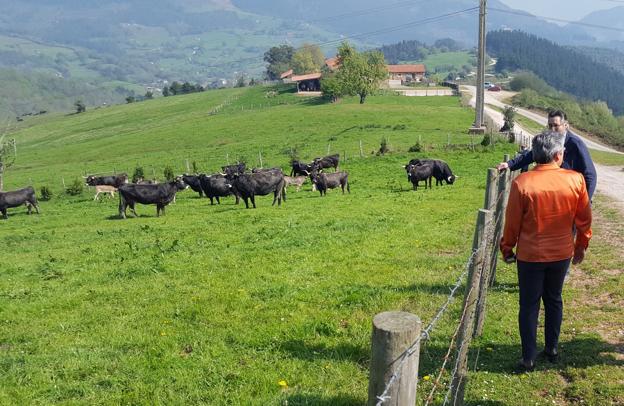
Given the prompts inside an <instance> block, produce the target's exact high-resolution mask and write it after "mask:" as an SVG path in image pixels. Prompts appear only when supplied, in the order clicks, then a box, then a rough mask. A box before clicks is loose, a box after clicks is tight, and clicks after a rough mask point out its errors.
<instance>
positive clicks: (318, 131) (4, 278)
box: [0, 87, 624, 405]
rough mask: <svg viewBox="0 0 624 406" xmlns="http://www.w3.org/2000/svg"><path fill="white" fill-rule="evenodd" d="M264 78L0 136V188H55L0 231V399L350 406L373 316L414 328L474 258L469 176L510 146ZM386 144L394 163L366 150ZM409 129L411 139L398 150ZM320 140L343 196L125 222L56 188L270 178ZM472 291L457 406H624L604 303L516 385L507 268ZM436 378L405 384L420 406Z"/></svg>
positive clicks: (436, 353)
mask: <svg viewBox="0 0 624 406" xmlns="http://www.w3.org/2000/svg"><path fill="white" fill-rule="evenodd" d="M268 90H270V89H267V88H263V87H254V88H244V89H228V90H222V91H209V92H204V93H199V94H192V95H188V96H176V97H169V98H161V99H155V100H150V101H146V102H141V103H134V104H130V105H124V106H113V107H108V108H101V109H98V110H93V111H88V112H87V113H84V114H79V115H70V116H56V117H52V116H51V117H39V118H36V119H33V120H29V122H28V123H27V124H25V125H24V127H23V128H22V129H21V130H20V131H19V132H17V133H15V134H14V136H15V138H16V139H17V142H18V160H17V162H16V164H15V165H14V166H13V167H12V168H11V169H10V170H9V171H8V172H7V174H6V179H5V188H6V189H14V188H17V187H22V186H25V185H27V184H33V185H34V186H35V187H36V189H37V190H39V189H40V187H41V186H48V187H49V188H50V189H51V190H52V191H53V192H54V193H55V196H54V197H53V198H52V200H50V201H48V202H41V211H42V213H41V214H40V215H38V216H36V215H34V216H27V215H26V214H25V210H24V209H22V208H19V209H13V210H10V217H9V219H8V220H6V221H2V222H1V223H0V244H2V247H3V250H2V252H3V255H2V266H1V267H0V404H7V405H8V404H120V403H123V404H219V405H221V404H223V405H226V404H258V405H260V404H262V405H266V404H271V405H273V404H274V405H277V404H286V403H287V404H288V405H317V404H321V405H359V404H363V403H365V402H366V397H367V384H368V364H369V361H370V348H369V346H370V342H369V341H370V334H371V320H372V317H373V316H374V315H375V314H376V313H379V312H381V311H386V310H405V311H410V312H413V313H415V314H417V315H419V316H420V317H421V318H422V320H423V322H424V323H425V324H426V323H428V322H429V321H430V320H431V318H432V317H433V315H434V314H435V312H436V311H437V309H438V307H439V306H440V305H441V304H443V303H444V301H445V300H446V297H447V295H448V291H449V288H450V287H451V286H452V284H453V283H454V281H455V279H456V278H457V276H458V275H459V274H460V273H461V271H462V270H463V267H464V266H465V263H466V260H467V258H468V256H469V253H470V248H471V243H472V235H473V229H474V221H475V218H476V211H477V209H478V208H479V207H480V206H481V205H482V204H483V195H484V188H485V178H486V169H487V168H488V167H489V166H492V165H494V164H495V163H497V162H499V161H500V159H501V158H502V155H503V154H504V153H513V152H514V151H515V146H514V145H512V144H507V143H497V144H496V146H495V147H489V148H482V147H480V146H479V147H478V148H475V150H474V151H473V150H472V148H470V147H469V146H468V145H469V144H470V138H469V136H468V135H467V134H466V129H467V128H468V127H469V126H470V124H471V122H472V118H473V113H472V111H471V110H470V109H467V108H464V107H461V106H460V103H459V99H458V98H456V97H432V98H421V97H399V96H377V97H374V96H371V97H369V98H367V102H366V104H364V105H360V104H358V102H357V100H356V99H344V100H342V101H341V102H339V103H337V104H326V103H323V102H321V101H320V100H318V99H315V98H310V99H306V98H299V97H297V96H296V95H295V94H293V93H292V92H291V91H290V90H289V89H287V88H278V89H275V90H276V91H277V93H278V95H277V96H276V97H270V98H268V97H267V91H268ZM225 101H229V102H228V103H224V102H225ZM217 106H223V107H222V108H221V109H218V112H217V113H216V114H210V112H212V111H216V110H215V108H216V107H217ZM383 137H385V138H387V139H388V140H389V144H390V147H391V153H389V154H387V155H385V156H377V155H376V154H374V152H375V151H376V150H377V149H378V148H379V144H380V140H381V139H382V138H383ZM419 137H420V141H421V143H422V144H424V145H425V146H426V151H425V152H422V153H409V152H407V150H408V148H409V147H411V146H412V145H414V144H415V143H416V142H417V141H418V140H419ZM449 140H450V141H451V145H450V146H447V143H448V142H449ZM360 141H361V144H362V145H363V153H364V156H363V157H360ZM478 141H480V140H477V142H476V143H477V145H478ZM327 152H330V153H336V152H338V153H340V154H341V157H342V159H343V162H342V163H341V168H342V169H344V170H347V171H348V172H349V177H350V185H351V193H350V194H347V195H342V194H341V193H340V192H337V191H336V190H333V191H329V193H328V195H327V196H326V197H323V198H321V197H320V196H319V195H318V193H313V192H311V191H310V185H309V184H307V185H305V186H304V189H303V190H302V191H301V192H299V193H296V192H294V190H289V192H288V194H287V201H286V202H285V203H284V204H283V205H282V206H281V207H271V206H270V203H271V198H270V197H260V198H258V199H257V200H256V203H257V205H258V208H257V209H255V210H251V209H250V210H246V209H244V206H243V205H240V206H236V205H234V202H233V199H232V198H225V199H223V200H222V204H221V205H220V206H217V205H215V206H210V205H209V203H208V200H207V199H200V198H198V197H197V195H196V194H194V193H193V192H192V191H185V192H182V193H180V194H179V195H178V198H177V201H176V203H175V204H172V205H170V206H169V207H168V208H167V214H166V215H165V216H163V217H160V218H157V217H155V212H156V209H155V207H153V206H138V207H137V212H138V213H139V215H140V217H139V218H129V219H128V220H119V219H118V216H117V214H118V209H117V206H118V200H117V199H110V200H109V199H106V198H104V199H102V201H99V202H95V201H93V200H92V199H93V194H92V191H85V192H84V193H83V194H82V195H80V196H75V197H70V196H67V195H64V194H63V192H62V182H63V181H65V182H66V183H67V184H69V183H71V182H72V181H73V180H74V179H78V178H80V177H81V176H82V175H83V174H84V173H95V172H112V171H113V170H115V171H117V172H120V171H128V172H130V174H131V173H132V171H133V169H134V167H136V166H142V167H143V168H144V169H145V172H146V174H147V175H148V176H150V177H151V174H152V173H155V174H156V175H157V176H158V177H160V178H162V173H163V168H164V167H165V166H167V165H169V166H171V167H173V168H174V170H175V171H176V172H177V173H182V172H183V171H185V170H186V161H187V160H188V161H189V162H193V161H194V162H196V164H197V166H198V167H199V169H200V170H201V171H205V172H209V173H211V172H216V171H218V170H219V168H220V166H221V165H224V164H226V163H227V161H228V160H229V161H230V162H233V161H235V160H236V159H242V160H245V161H246V162H247V163H248V165H249V166H257V165H258V164H259V159H260V154H262V159H263V163H264V166H267V167H269V166H280V167H282V168H284V169H286V168H287V167H288V162H289V159H290V156H291V155H293V154H295V155H297V156H298V157H299V158H301V159H304V160H310V159H312V158H313V157H315V156H321V155H325V154H326V153H327ZM345 154H346V160H344V158H345ZM414 157H435V158H440V159H443V160H445V161H447V162H448V163H449V165H450V166H451V167H452V168H453V170H454V172H455V173H456V174H457V175H458V176H459V178H458V180H457V182H456V184H454V185H446V186H443V187H435V186H434V188H433V189H431V190H425V189H419V190H418V191H416V192H415V191H412V190H411V184H409V183H408V182H407V180H406V176H405V171H404V169H403V168H402V165H404V164H405V163H406V162H407V161H408V160H409V159H410V158H414ZM598 204H603V203H601V202H600V201H599V202H598ZM603 205H604V206H606V205H607V204H606V202H605V203H604V204H603ZM605 215H608V216H609V219H610V223H609V224H613V222H614V221H618V218H619V217H617V213H613V212H609V213H607V214H605ZM619 233H620V237H621V229H620V230H619ZM608 247H609V241H608V240H607V241H606V242H604V243H603V245H602V248H601V249H600V251H598V252H597V254H596V257H592V256H591V255H590V256H589V258H588V260H587V262H586V265H585V267H586V269H587V272H589V273H590V274H592V275H593V276H594V278H595V279H596V280H600V281H602V279H601V273H600V272H601V270H602V269H618V268H620V269H621V267H622V266H623V265H624V264H623V263H622V259H621V258H620V257H619V256H618V255H615V254H613V251H612V250H611V251H609V249H608ZM598 254H600V255H599V256H598ZM619 283H621V278H618V277H615V276H614V277H612V278H610V279H609V278H607V279H606V281H605V282H604V283H602V282H601V283H600V284H598V283H595V284H593V285H591V286H590V287H589V288H587V290H585V289H584V288H581V287H579V288H578V289H579V290H578V291H577V290H575V289H568V290H566V292H565V294H566V300H568V299H570V300H572V299H573V298H575V297H577V296H578V295H579V294H580V293H583V294H586V293H587V292H592V290H591V289H596V291H598V290H600V289H604V290H605V291H608V292H612V295H613V296H612V302H615V303H617V301H620V302H621V301H622V293H621V292H622V290H621V289H616V286H617V285H618V284H619ZM579 292H580V293H579ZM488 300H489V303H490V310H489V314H488V319H487V321H486V328H485V332H484V336H483V337H482V338H481V339H479V340H477V341H476V342H475V347H474V351H473V352H472V354H471V359H470V366H471V367H470V369H471V371H473V365H474V366H475V371H474V372H473V373H472V374H471V377H470V382H469V384H468V388H467V396H466V400H467V403H468V404H473V405H476V404H491V405H498V404H505V405H526V404H540V405H541V404H553V402H558V401H560V400H561V401H562V402H563V403H561V404H568V403H570V404H571V403H575V401H576V400H578V401H580V400H584V401H585V403H587V404H595V405H600V404H608V402H613V401H614V400H615V401H616V402H617V401H618V399H619V401H622V400H624V398H623V391H622V387H621V382H622V380H623V379H624V373H623V372H622V368H621V366H622V363H621V361H618V360H616V359H615V358H614V357H615V356H614V355H613V353H615V352H616V350H615V346H614V345H612V344H610V343H608V342H605V341H604V340H603V338H601V336H600V335H599V333H598V332H597V324H598V323H603V322H605V321H610V322H613V323H620V326H621V323H622V322H623V321H624V320H623V315H622V313H621V312H618V311H617V309H616V308H607V309H605V308H603V307H600V308H598V309H594V308H593V307H590V308H589V309H588V308H587V305H585V304H583V303H581V304H579V307H578V308H575V311H573V312H571V317H569V316H568V315H566V320H565V321H564V328H563V331H562V343H563V344H564V347H563V351H564V352H563V360H562V361H563V363H562V364H561V365H560V366H558V367H548V366H540V367H539V369H538V371H537V372H536V373H534V374H532V375H530V376H516V375H512V374H511V373H510V371H511V368H512V367H513V365H514V363H515V361H516V359H517V357H518V354H519V351H520V346H519V337H518V334H517V328H516V321H515V320H516V312H517V304H516V303H517V287H516V284H515V277H514V272H513V271H512V270H511V268H508V267H503V268H502V269H500V270H499V281H498V284H497V286H496V287H495V288H494V289H493V291H492V294H491V295H490V296H489V298H488ZM460 305H461V299H459V300H457V301H455V302H454V304H453V305H452V307H451V309H450V310H449V312H448V313H447V314H446V315H445V316H444V317H443V319H442V320H441V322H440V324H439V326H438V327H437V328H436V329H435V330H434V333H433V335H432V337H431V340H430V341H428V342H427V343H426V345H424V346H423V348H422V356H421V366H420V377H421V378H424V377H429V376H432V375H434V374H436V373H437V370H438V368H439V367H440V364H441V360H442V356H443V355H444V353H445V352H446V348H447V346H448V341H449V339H450V337H451V335H452V334H453V331H454V328H455V325H456V321H457V319H458V318H459V312H460ZM566 305H567V304H566ZM583 306H585V307H583ZM577 310H578V311H577ZM601 325H602V324H601ZM477 353H478V354H479V356H478V359H477V358H476V356H477ZM445 379H446V380H448V374H447V375H445ZM432 381H433V379H428V378H424V379H423V380H422V381H421V382H420V384H419V393H418V396H419V399H420V401H422V400H423V399H425V398H426V395H427V394H428V393H429V390H430V389H431V387H432ZM443 397H444V392H443V391H442V392H440V393H439V394H437V395H436V402H437V403H441V400H442V399H443ZM566 402H567V403H566Z"/></svg>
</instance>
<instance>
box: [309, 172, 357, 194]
mask: <svg viewBox="0 0 624 406" xmlns="http://www.w3.org/2000/svg"><path fill="white" fill-rule="evenodd" d="M310 178H311V179H312V183H313V184H315V185H316V189H317V190H318V191H319V192H321V196H323V195H325V196H327V189H334V188H337V187H338V186H340V187H341V188H342V194H343V195H344V191H345V186H346V187H347V192H349V193H351V189H350V188H349V174H348V173H347V172H334V173H323V172H316V171H315V172H313V173H312V174H311V175H310Z"/></svg>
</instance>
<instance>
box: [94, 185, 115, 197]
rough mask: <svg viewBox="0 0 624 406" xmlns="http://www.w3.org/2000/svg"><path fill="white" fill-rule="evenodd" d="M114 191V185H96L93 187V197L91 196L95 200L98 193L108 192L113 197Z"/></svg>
mask: <svg viewBox="0 0 624 406" xmlns="http://www.w3.org/2000/svg"><path fill="white" fill-rule="evenodd" d="M116 191H117V188H116V187H115V186H108V185H97V186H96V187H95V197H94V198H93V200H97V198H98V196H99V195H100V193H108V194H109V195H110V197H115V192H116Z"/></svg>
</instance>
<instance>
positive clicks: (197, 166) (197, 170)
mask: <svg viewBox="0 0 624 406" xmlns="http://www.w3.org/2000/svg"><path fill="white" fill-rule="evenodd" d="M191 166H192V167H193V173H198V172H199V165H197V161H193V162H192V163H191Z"/></svg>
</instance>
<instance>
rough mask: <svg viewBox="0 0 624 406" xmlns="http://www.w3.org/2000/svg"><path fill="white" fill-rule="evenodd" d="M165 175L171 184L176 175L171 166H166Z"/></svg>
mask: <svg viewBox="0 0 624 406" xmlns="http://www.w3.org/2000/svg"><path fill="white" fill-rule="evenodd" d="M163 174H164V175H165V180H166V181H167V182H171V181H172V180H173V179H175V175H174V174H173V168H171V166H169V165H167V166H165V170H164V172H163Z"/></svg>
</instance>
